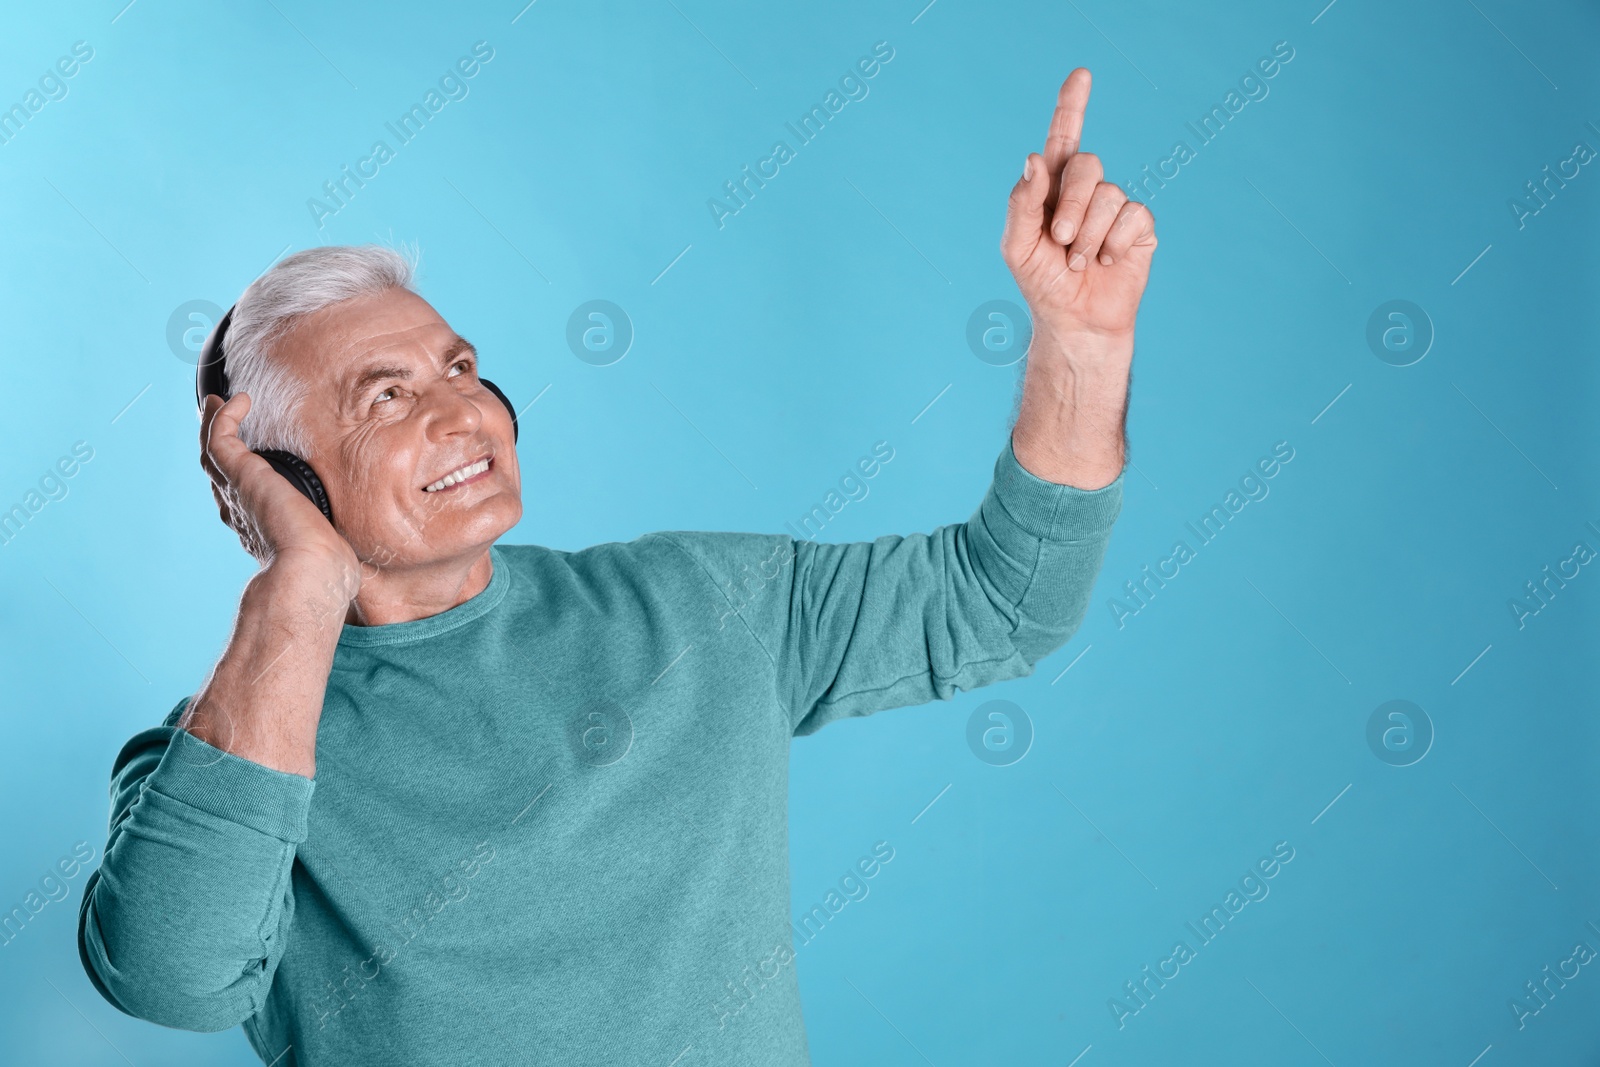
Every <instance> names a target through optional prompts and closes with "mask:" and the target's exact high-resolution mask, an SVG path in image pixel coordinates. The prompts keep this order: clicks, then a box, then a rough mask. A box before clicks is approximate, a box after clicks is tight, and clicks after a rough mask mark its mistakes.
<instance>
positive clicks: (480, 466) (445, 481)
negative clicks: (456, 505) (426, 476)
mask: <svg viewBox="0 0 1600 1067" xmlns="http://www.w3.org/2000/svg"><path fill="white" fill-rule="evenodd" d="M488 469H489V461H488V460H486V459H480V460H479V461H478V462H476V463H473V464H470V465H469V466H465V467H462V468H461V469H460V470H457V471H451V472H450V473H449V474H447V475H445V476H444V477H443V478H440V479H439V480H438V481H436V482H434V483H433V484H432V485H427V486H423V488H422V491H423V492H424V493H437V492H438V491H439V490H441V489H444V488H446V487H448V486H452V485H455V484H456V483H457V482H464V481H466V480H467V479H468V478H471V477H473V476H475V475H479V474H482V473H483V472H484V471H486V470H488Z"/></svg>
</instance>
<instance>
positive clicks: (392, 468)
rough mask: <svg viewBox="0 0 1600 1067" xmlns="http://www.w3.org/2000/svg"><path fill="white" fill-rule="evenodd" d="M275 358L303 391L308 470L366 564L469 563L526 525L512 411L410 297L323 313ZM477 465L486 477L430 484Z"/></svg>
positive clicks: (471, 357)
mask: <svg viewBox="0 0 1600 1067" xmlns="http://www.w3.org/2000/svg"><path fill="white" fill-rule="evenodd" d="M275 357H276V358H277V359H280V360H282V361H283V362H284V365H285V366H286V367H287V369H288V370H289V371H290V372H291V373H293V374H295V375H297V376H299V377H300V378H301V380H303V381H305V382H306V383H307V384H308V386H309V391H308V393H307V395H306V399H305V402H304V403H303V405H302V406H301V408H300V412H299V418H300V422H301V425H302V426H303V427H304V428H305V431H306V435H307V437H309V439H310V441H311V443H312V450H311V454H310V455H308V456H306V457H304V458H305V460H306V461H307V462H308V463H310V464H311V466H312V468H313V469H314V470H315V471H316V472H317V475H318V477H320V478H321V479H322V482H323V485H325V486H326V487H327V490H328V499H329V503H330V504H331V505H332V507H333V514H334V516H335V518H336V520H337V523H338V530H339V532H340V533H341V534H342V535H343V536H344V538H345V540H347V541H349V542H350V545H351V547H352V548H354V549H355V551H356V554H357V555H358V556H360V557H361V558H362V559H363V560H371V561H372V562H373V563H375V564H377V565H378V566H380V567H394V566H399V567H404V566H408V565H416V564H426V563H433V562H439V561H443V560H447V559H452V558H457V557H464V556H470V555H473V554H474V553H476V552H479V551H481V550H482V549H483V548H485V547H486V546H488V545H490V544H493V543H494V542H495V540H496V539H498V538H499V537H500V535H502V534H503V533H505V532H506V531H507V530H509V529H510V528H511V527H512V526H515V525H516V523H517V520H519V519H520V518H521V517H522V479H521V473H520V472H519V470H518V468H517V454H516V451H515V450H514V448H513V447H512V436H511V413H510V412H509V411H507V410H506V408H505V405H504V404H502V403H501V402H500V400H499V398H498V397H496V396H495V395H494V394H493V393H492V392H490V391H489V389H488V388H487V387H485V386H484V385H483V384H482V383H481V382H480V381H479V380H478V371H477V356H476V353H475V352H474V351H473V349H472V347H471V346H470V345H469V344H468V343H467V342H466V341H465V340H463V339H462V338H461V337H458V336H457V335H456V332H455V331H454V330H452V329H451V328H450V326H449V324H448V323H446V322H445V321H444V319H442V318H440V317H439V313H438V312H436V311H434V309H433V307H432V306H431V305H430V304H429V303H428V302H427V301H426V300H423V299H422V298H421V297H420V296H417V295H416V294H415V293H412V292H408V291H406V290H404V289H387V290H384V291H383V292H381V293H374V294H369V295H366V296H361V297H356V298H354V299H351V300H346V301H343V302H342V303H339V304H335V305H333V306H332V307H328V308H325V309H323V310H322V311H320V312H318V313H316V314H315V315H310V316H307V317H306V318H305V319H303V320H302V321H301V322H299V323H298V324H297V325H296V326H295V327H294V329H293V330H291V331H290V332H289V333H288V334H286V335H285V336H284V338H283V339H282V340H281V342H280V343H279V345H278V347H277V349H276V351H275ZM484 460H487V461H488V464H489V466H488V469H487V470H485V471H482V472H479V473H473V474H471V475H470V476H469V477H466V478H465V479H463V480H461V481H460V482H459V483H458V484H454V485H450V486H445V487H440V486H439V485H438V483H439V482H440V481H441V480H443V479H444V478H445V477H446V476H449V475H452V474H455V473H456V472H459V471H461V470H462V468H466V467H470V466H471V465H472V464H476V463H479V462H480V461H484ZM458 477H459V475H458Z"/></svg>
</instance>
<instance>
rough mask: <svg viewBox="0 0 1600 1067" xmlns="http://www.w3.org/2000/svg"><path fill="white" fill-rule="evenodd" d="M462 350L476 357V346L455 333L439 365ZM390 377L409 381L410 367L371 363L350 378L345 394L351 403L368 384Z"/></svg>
mask: <svg viewBox="0 0 1600 1067" xmlns="http://www.w3.org/2000/svg"><path fill="white" fill-rule="evenodd" d="M463 352H470V353H471V354H472V358H473V359H477V358H478V349H477V347H476V346H475V345H473V343H472V342H471V341H469V340H467V339H466V338H465V337H462V336H461V335H459V334H457V335H456V337H455V339H454V340H453V341H451V342H450V343H449V344H448V345H446V346H445V348H444V351H443V352H442V353H440V355H439V365H440V366H441V367H444V366H449V365H450V364H451V363H452V362H454V361H455V359H456V357H457V356H459V355H461V353H463ZM391 379H393V380H398V381H410V379H411V368H409V367H397V366H392V365H388V364H373V365H372V366H369V367H366V368H364V369H363V370H362V371H361V372H360V373H358V374H357V375H356V376H355V377H354V378H353V379H351V381H350V384H349V385H348V386H347V387H346V388H345V396H346V397H347V398H348V399H349V400H350V402H351V403H354V402H355V401H356V400H357V399H359V398H360V397H361V396H362V395H363V394H364V393H365V392H366V390H367V387H368V386H370V385H373V384H376V383H377V382H382V381H389V380H391Z"/></svg>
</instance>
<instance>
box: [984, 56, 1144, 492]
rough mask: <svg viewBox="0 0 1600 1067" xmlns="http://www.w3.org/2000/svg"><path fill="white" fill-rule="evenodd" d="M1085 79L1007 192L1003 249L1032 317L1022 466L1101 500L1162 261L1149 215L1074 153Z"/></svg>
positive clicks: (1121, 441)
mask: <svg viewBox="0 0 1600 1067" xmlns="http://www.w3.org/2000/svg"><path fill="white" fill-rule="evenodd" d="M1088 103H1089V72H1088V71H1087V70H1085V69H1084V68H1082V67H1079V68H1078V69H1077V70H1074V71H1073V72H1072V73H1071V74H1069V75H1068V76H1067V80H1066V81H1065V82H1063V83H1062V85H1061V91H1060V93H1059V94H1058V96H1057V98H1056V109H1055V114H1054V115H1053V116H1052V117H1051V120H1050V132H1049V135H1048V137H1047V138H1046V140H1045V146H1044V154H1043V155H1042V156H1041V155H1038V154H1030V155H1029V156H1028V159H1027V162H1026V163H1025V165H1024V172H1023V176H1022V178H1021V180H1019V181H1018V182H1017V184H1016V186H1015V188H1013V189H1012V190H1011V201H1010V206H1009V208H1008V210H1007V213H1006V228H1005V235H1004V236H1003V237H1002V238H1001V242H1000V249H1001V252H1002V254H1003V255H1004V257H1005V261H1006V266H1007V267H1009V268H1010V269H1011V273H1012V276H1013V277H1015V278H1016V280H1017V287H1018V288H1019V289H1020V290H1021V291H1022V295H1023V296H1024V297H1025V298H1026V299H1027V301H1028V309H1029V311H1030V312H1031V313H1032V317H1033V342H1032V344H1031V345H1030V346H1029V348H1028V357H1027V370H1026V377H1025V378H1024V381H1023V388H1022V406H1021V409H1020V411H1019V413H1018V415H1017V424H1016V426H1015V427H1014V428H1013V431H1012V441H1013V444H1014V447H1015V449H1016V455H1017V459H1018V460H1019V461H1020V462H1021V463H1022V465H1023V466H1024V467H1026V468H1027V469H1028V470H1029V471H1031V472H1033V473H1034V474H1036V475H1038V476H1039V477H1040V478H1043V479H1045V480H1046V481H1051V482H1059V483H1062V484H1064V485H1071V486H1075V487H1077V488H1080V489H1098V488H1100V487H1101V486H1104V485H1107V484H1108V483H1109V482H1110V481H1111V480H1112V479H1113V478H1115V477H1117V475H1118V474H1119V473H1120V472H1121V471H1122V467H1123V463H1124V461H1125V446H1126V440H1125V436H1124V425H1125V418H1126V414H1127V403H1128V375H1129V372H1130V368H1131V365H1132V362H1133V327H1134V319H1135V318H1136V316H1137V315H1138V311H1139V300H1140V297H1141V296H1143V294H1144V287H1145V282H1146V280H1147V279H1148V278H1149V276H1150V257H1151V256H1152V255H1153V254H1154V253H1155V249H1156V234H1155V221H1154V219H1152V218H1151V217H1150V210H1149V209H1148V208H1146V207H1145V206H1144V205H1143V204H1140V203H1137V202H1135V201H1131V200H1129V199H1128V198H1127V194H1125V193H1124V192H1123V191H1122V189H1121V188H1119V187H1118V186H1117V185H1115V184H1114V183H1112V182H1108V181H1104V180H1102V179H1103V177H1104V172H1103V170H1102V169H1101V166H1100V160H1099V158H1098V157H1097V156H1095V155H1093V154H1092V153H1089V152H1080V151H1078V145H1079V143H1080V141H1081V140H1082V136H1083V113H1084V109H1085V108H1086V107H1087V106H1088Z"/></svg>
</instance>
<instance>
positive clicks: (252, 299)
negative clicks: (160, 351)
mask: <svg viewBox="0 0 1600 1067" xmlns="http://www.w3.org/2000/svg"><path fill="white" fill-rule="evenodd" d="M417 258H418V257H417V255H416V254H415V253H413V254H411V255H410V256H406V255H402V254H401V253H400V252H397V251H395V250H394V249H392V248H385V247H384V246H382V245H322V246H319V247H317V248H307V249H305V250H304V251H302V252H296V253H295V254H294V255H292V256H289V257H287V258H285V259H283V260H281V261H280V262H278V263H276V264H274V265H273V266H272V267H271V268H270V269H269V270H268V271H267V272H266V273H265V274H263V275H261V277H259V278H257V279H256V280H255V281H254V282H251V283H250V286H249V288H247V289H246V290H245V291H244V294H243V295H242V296H240V297H239V301H238V303H237V304H236V305H235V306H234V309H233V320H232V322H231V323H230V324H229V326H228V337H227V341H226V344H225V348H224V351H225V353H226V358H227V371H228V388H229V391H230V393H231V394H237V393H249V394H250V413H249V414H248V415H246V416H245V417H244V421H243V422H241V423H240V424H239V439H240V440H241V441H243V442H244V443H245V444H246V445H247V446H248V447H250V448H252V449H267V448H281V449H285V450H287V451H289V452H293V453H294V454H295V455H297V456H301V457H304V456H306V455H307V454H308V453H309V452H310V450H311V443H310V440H309V439H308V438H307V436H306V433H305V430H304V428H303V427H302V426H301V425H300V420H299V417H298V415H299V409H300V405H301V404H302V403H303V402H304V401H305V398H306V394H307V392H308V391H309V387H308V386H307V383H306V382H304V381H302V380H301V379H300V378H299V377H298V376H296V375H295V374H293V373H292V372H290V371H289V369H288V368H287V367H285V366H283V365H282V364H281V363H279V362H277V361H275V360H273V359H272V345H273V342H275V341H277V340H278V339H279V338H281V337H282V336H283V335H284V334H285V333H287V332H288V331H289V330H290V329H291V328H292V327H293V326H294V325H295V324H296V323H297V322H298V321H299V320H300V319H302V318H304V317H305V316H307V315H310V314H312V313H314V312H318V311H321V310H322V309H323V308H326V307H328V306H330V305H332V304H337V303H339V302H340V301H342V300H349V299H351V298H353V297H357V296H363V295H365V294H367V293H375V292H381V291H382V290H384V289H390V288H400V289H407V290H410V291H411V292H416V289H415V288H413V286H412V279H413V278H414V276H415V273H416V263H417Z"/></svg>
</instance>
